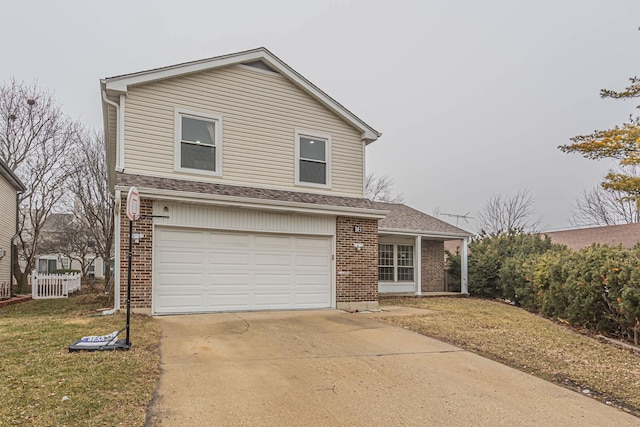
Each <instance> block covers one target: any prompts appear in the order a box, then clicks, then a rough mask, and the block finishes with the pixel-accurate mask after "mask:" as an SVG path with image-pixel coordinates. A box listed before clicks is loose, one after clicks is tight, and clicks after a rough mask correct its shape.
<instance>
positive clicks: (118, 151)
mask: <svg viewBox="0 0 640 427" xmlns="http://www.w3.org/2000/svg"><path fill="white" fill-rule="evenodd" d="M102 100H103V101H104V102H106V103H107V104H109V105H111V106H112V107H113V108H115V109H116V167H115V169H116V172H124V168H123V167H122V161H121V156H122V153H121V151H122V147H121V146H120V145H121V143H122V141H121V139H122V138H121V137H120V128H121V127H122V123H120V122H121V118H120V105H118V104H117V103H115V102H113V101H111V100H110V99H109V98H107V92H106V91H104V90H103V91H102Z"/></svg>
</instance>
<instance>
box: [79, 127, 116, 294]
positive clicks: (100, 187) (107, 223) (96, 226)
mask: <svg viewBox="0 0 640 427" xmlns="http://www.w3.org/2000/svg"><path fill="white" fill-rule="evenodd" d="M75 159H76V163H77V167H76V169H75V170H74V173H73V175H72V177H71V180H70V188H71V193H72V194H73V196H74V205H75V206H74V209H73V212H74V215H75V216H76V219H77V223H78V225H80V226H81V227H83V228H84V230H85V232H86V235H87V236H88V237H90V240H91V241H93V242H94V248H95V253H96V254H97V255H98V256H99V257H100V258H102V259H103V260H104V262H105V265H106V266H107V268H106V269H105V282H106V283H108V282H109V280H110V278H111V268H109V263H110V260H111V257H112V256H113V244H114V238H115V228H114V209H115V200H114V199H113V196H112V195H111V192H110V191H109V184H108V177H107V173H108V171H107V160H106V153H105V149H104V140H103V137H102V135H101V134H99V133H93V134H91V133H89V132H84V134H83V137H82V138H80V140H79V144H78V152H77V154H76V156H75Z"/></svg>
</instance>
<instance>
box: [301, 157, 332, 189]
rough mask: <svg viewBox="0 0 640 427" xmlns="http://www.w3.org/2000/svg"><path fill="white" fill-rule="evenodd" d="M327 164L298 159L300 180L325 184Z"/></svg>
mask: <svg viewBox="0 0 640 427" xmlns="http://www.w3.org/2000/svg"><path fill="white" fill-rule="evenodd" d="M326 173H327V165H325V164H324V163H316V162H309V161H306V160H300V182H311V183H314V184H326V183H327V179H326Z"/></svg>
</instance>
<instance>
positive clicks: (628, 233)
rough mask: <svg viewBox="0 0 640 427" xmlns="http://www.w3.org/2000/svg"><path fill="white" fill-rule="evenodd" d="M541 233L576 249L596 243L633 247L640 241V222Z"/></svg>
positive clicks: (553, 240)
mask: <svg viewBox="0 0 640 427" xmlns="http://www.w3.org/2000/svg"><path fill="white" fill-rule="evenodd" d="M540 234H541V235H547V236H549V238H550V239H551V241H552V242H553V243H559V244H562V245H566V246H568V247H570V248H571V249H574V250H580V249H582V248H585V247H587V246H591V245H593V244H594V243H598V244H601V245H609V246H618V245H622V246H624V247H626V248H632V247H634V246H635V245H637V244H638V243H640V223H636V224H619V225H606V226H602V227H589V228H576V229H572V230H561V231H548V232H544V233H540Z"/></svg>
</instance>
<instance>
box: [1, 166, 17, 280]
mask: <svg viewBox="0 0 640 427" xmlns="http://www.w3.org/2000/svg"><path fill="white" fill-rule="evenodd" d="M14 234H16V189H15V188H14V187H13V186H12V185H11V184H9V183H8V182H7V180H6V179H4V177H3V176H2V175H0V249H3V250H4V251H5V252H6V254H5V256H4V257H3V258H2V259H0V283H5V282H7V283H8V282H10V280H11V238H12V237H13V236H14Z"/></svg>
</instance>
